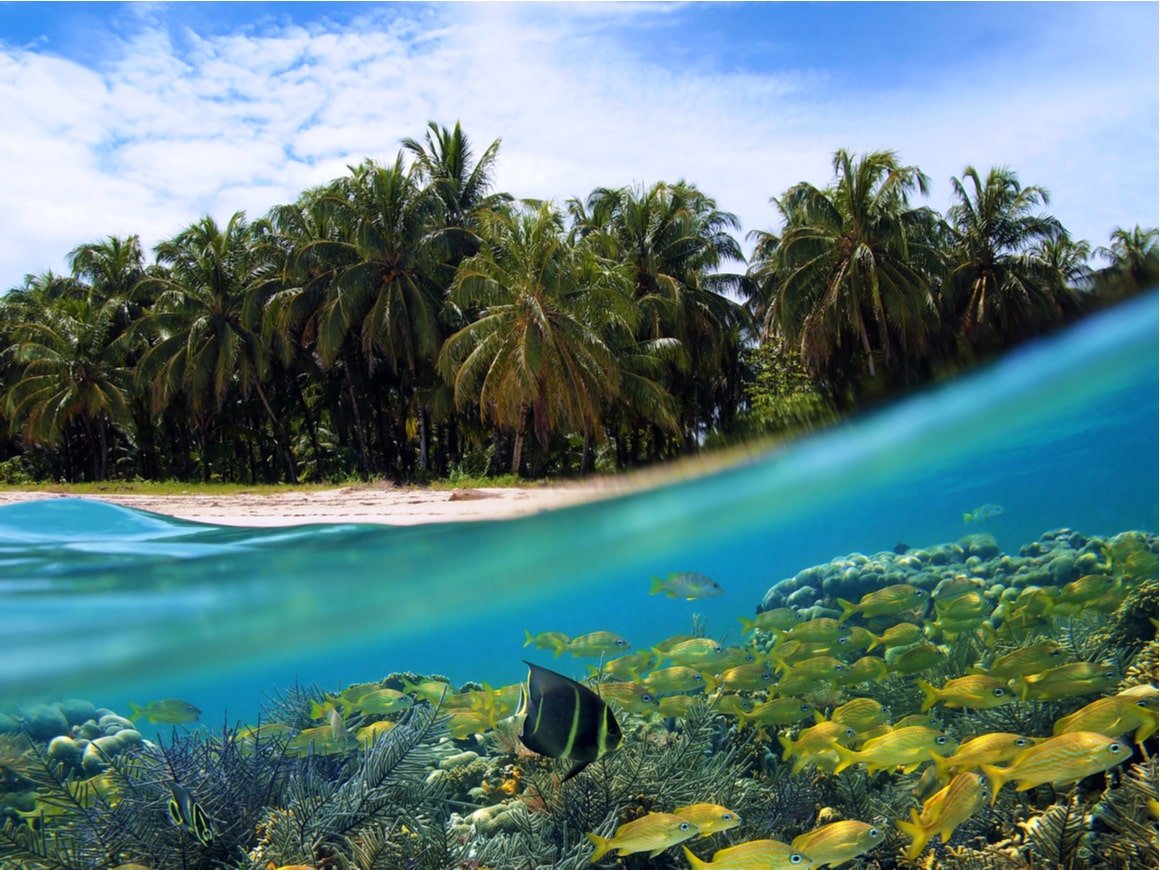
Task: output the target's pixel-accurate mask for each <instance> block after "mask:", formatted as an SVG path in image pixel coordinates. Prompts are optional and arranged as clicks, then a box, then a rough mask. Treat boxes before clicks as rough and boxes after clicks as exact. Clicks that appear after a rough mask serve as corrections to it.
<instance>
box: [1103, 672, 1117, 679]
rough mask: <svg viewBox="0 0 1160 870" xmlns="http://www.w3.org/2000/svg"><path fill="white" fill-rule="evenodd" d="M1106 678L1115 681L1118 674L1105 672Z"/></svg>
mask: <svg viewBox="0 0 1160 870" xmlns="http://www.w3.org/2000/svg"><path fill="white" fill-rule="evenodd" d="M1104 676H1105V677H1107V678H1108V679H1109V680H1112V679H1115V676H1116V672H1115V671H1104Z"/></svg>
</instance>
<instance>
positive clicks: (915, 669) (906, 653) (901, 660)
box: [886, 641, 946, 674]
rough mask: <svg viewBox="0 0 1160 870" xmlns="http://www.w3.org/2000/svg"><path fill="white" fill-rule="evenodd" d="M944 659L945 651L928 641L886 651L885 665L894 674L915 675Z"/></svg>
mask: <svg viewBox="0 0 1160 870" xmlns="http://www.w3.org/2000/svg"><path fill="white" fill-rule="evenodd" d="M945 659H946V650H945V649H943V648H940V647H937V646H935V645H934V644H933V643H930V642H929V641H923V642H922V643H917V644H915V645H914V646H907V647H901V646H900V647H895V648H894V649H888V650H887V651H886V664H887V665H889V666H890V672H891V673H894V674H917V673H919V672H921V671H925V670H926V669H927V668H932V667H934V666H935V665H937V664H939V663H940V662H942V661H944V660H945Z"/></svg>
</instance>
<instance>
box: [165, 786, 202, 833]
mask: <svg viewBox="0 0 1160 870" xmlns="http://www.w3.org/2000/svg"><path fill="white" fill-rule="evenodd" d="M169 792H170V794H171V797H170V798H169V803H168V804H166V809H167V810H168V811H169V820H170V821H171V822H173V824H175V825H177V827H179V828H183V829H184V830H186V831H187V832H189V833H190V834H192V835H193V837H194V839H196V840H197V841H198V842H199V843H201V844H202V845H203V846H208V845H209V844H210V843H212V842H213V838H214V830H213V824H212V823H211V822H210V820H209V816H207V815H206V814H205V810H203V809H202V808H201V804H199V803H198V802H197V801H196V800H194V797H193V795H192V794H191V793H190V792H189V789H187V788H185V787H184V786H182V785H178V784H177V783H176V782H172V781H171V782H170V783H169Z"/></svg>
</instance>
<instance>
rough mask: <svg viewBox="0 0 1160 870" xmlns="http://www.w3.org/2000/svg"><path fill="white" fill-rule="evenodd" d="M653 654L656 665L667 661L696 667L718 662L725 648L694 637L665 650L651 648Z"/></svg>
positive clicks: (705, 638) (706, 638)
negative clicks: (654, 654)
mask: <svg viewBox="0 0 1160 870" xmlns="http://www.w3.org/2000/svg"><path fill="white" fill-rule="evenodd" d="M653 652H654V653H656V663H657V664H660V663H661V662H663V661H664V660H665V659H669V660H670V661H672V662H673V663H675V664H678V665H688V666H690V667H696V666H698V665H706V664H710V663H713V662H718V661H720V660H721V658H722V656H723V655H724V653H725V647H723V646H721V644H719V643H717V641H715V640H713V639H711V638H708V637H694V638H689V639H688V640H682V641H679V642H678V643H676V644H673V645H672V646H671V647H669V648H668V649H667V650H662V649H661V648H660V647H659V646H657V647H653Z"/></svg>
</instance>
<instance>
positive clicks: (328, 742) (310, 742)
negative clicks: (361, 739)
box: [286, 725, 351, 756]
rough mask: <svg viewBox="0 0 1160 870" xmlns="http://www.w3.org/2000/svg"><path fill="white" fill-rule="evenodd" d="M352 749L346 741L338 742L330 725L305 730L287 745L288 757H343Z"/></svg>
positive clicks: (292, 738)
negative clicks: (343, 754)
mask: <svg viewBox="0 0 1160 870" xmlns="http://www.w3.org/2000/svg"><path fill="white" fill-rule="evenodd" d="M350 748H351V747H350V746H349V745H348V744H347V741H346V739H345V738H344V739H342V740H341V741H340V740H336V739H335V736H334V730H333V729H332V728H331V727H330V726H329V725H318V726H315V727H314V728H304V729H302V730H301V731H299V732H298V733H297V734H296V735H294V736H293V737H291V738H290V740H289V741H288V742H287V743H286V754H287V755H299V756H301V755H341V754H342V753H344V752H346V751H347V750H348V749H350Z"/></svg>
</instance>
